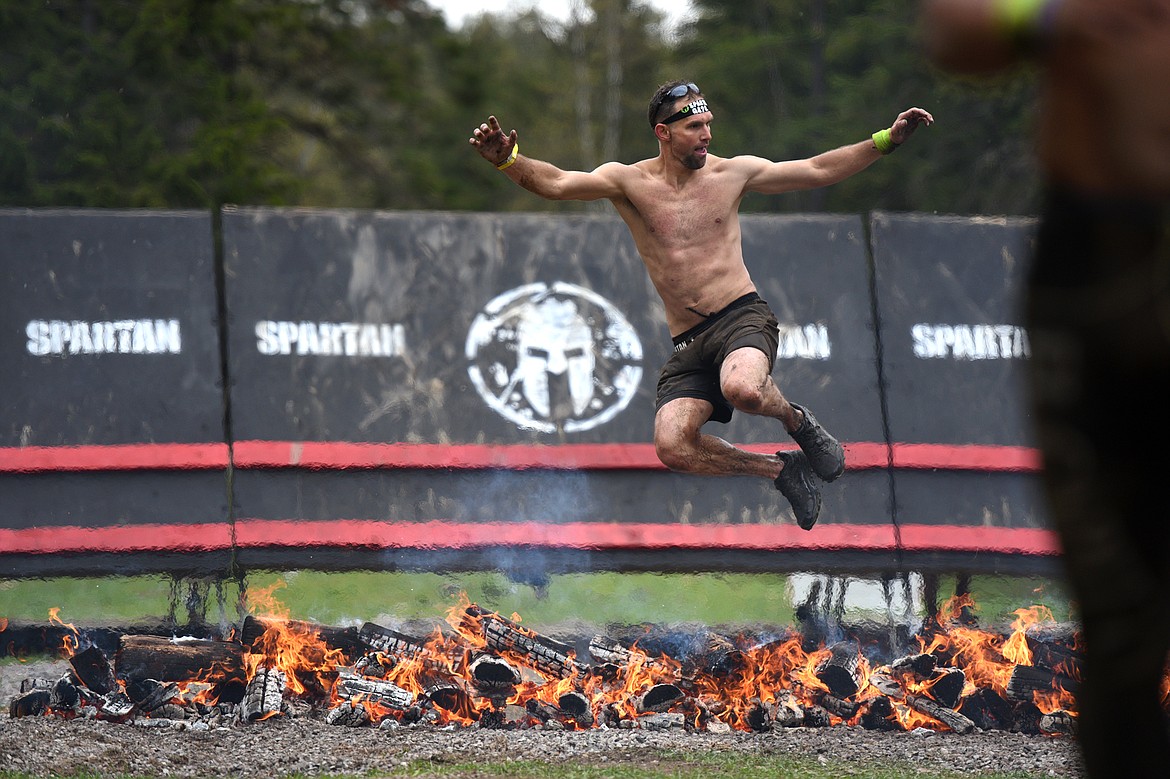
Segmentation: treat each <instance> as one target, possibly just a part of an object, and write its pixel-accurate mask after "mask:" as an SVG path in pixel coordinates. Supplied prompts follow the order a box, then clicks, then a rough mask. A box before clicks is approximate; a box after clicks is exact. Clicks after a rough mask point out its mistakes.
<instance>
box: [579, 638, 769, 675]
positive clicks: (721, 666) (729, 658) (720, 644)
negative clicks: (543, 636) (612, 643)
mask: <svg viewBox="0 0 1170 779" xmlns="http://www.w3.org/2000/svg"><path fill="white" fill-rule="evenodd" d="M700 640H701V643H700V644H699V646H698V648H697V650H696V651H695V653H694V655H693V656H692V657H690V658H689V659H688V660H687V662H686V663H685V665H684V670H683V673H684V675H686V676H693V675H694V674H697V673H703V674H707V675H709V676H714V677H725V676H729V675H731V674H733V673H735V672H736V671H739V670H742V669H743V668H744V667H745V666H746V665H747V656H746V655H745V654H744V653H743V651H742V650H740V649H739V648H738V647H737V646H736V645H735V644H734V643H732V641H731V640H730V639H728V638H727V637H726V636H722V635H719V634H718V633H710V632H708V633H704V634H703V635H702V636H701V638H700ZM590 646H591V647H592V645H590Z"/></svg>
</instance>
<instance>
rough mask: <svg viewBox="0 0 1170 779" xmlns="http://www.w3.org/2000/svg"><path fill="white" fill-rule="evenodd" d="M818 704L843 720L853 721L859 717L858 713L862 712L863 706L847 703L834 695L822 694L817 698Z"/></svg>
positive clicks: (851, 702)
mask: <svg viewBox="0 0 1170 779" xmlns="http://www.w3.org/2000/svg"><path fill="white" fill-rule="evenodd" d="M817 703H818V704H819V705H820V706H821V707H823V708H824V709H825V711H827V712H829V713H830V714H832V715H834V716H837V717H840V718H841V719H843V720H851V719H853V718H854V717H856V716H857V712H858V711H860V710H861V704H859V703H855V702H853V701H847V700H845V699H844V698H838V697H837V696H836V695H833V694H832V693H822V694H821V695H819V696H817Z"/></svg>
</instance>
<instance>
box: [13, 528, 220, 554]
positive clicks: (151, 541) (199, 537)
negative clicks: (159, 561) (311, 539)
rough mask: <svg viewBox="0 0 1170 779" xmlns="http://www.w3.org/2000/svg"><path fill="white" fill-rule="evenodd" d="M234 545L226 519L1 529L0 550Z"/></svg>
mask: <svg viewBox="0 0 1170 779" xmlns="http://www.w3.org/2000/svg"><path fill="white" fill-rule="evenodd" d="M231 548H232V529H231V525H229V524H228V523H227V522H217V523H211V522H207V523H196V524H190V525H157V524H156V525H119V526H117V527H72V526H67V527H33V528H22V529H19V530H10V529H4V528H0V553H4V554H63V553H79V552H89V553H94V552H117V553H135V552H208V551H216V550H228V549H231Z"/></svg>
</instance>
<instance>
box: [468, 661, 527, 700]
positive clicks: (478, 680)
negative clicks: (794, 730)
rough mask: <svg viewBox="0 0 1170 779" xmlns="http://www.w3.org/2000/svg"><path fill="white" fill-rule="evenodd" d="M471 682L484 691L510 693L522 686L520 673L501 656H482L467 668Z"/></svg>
mask: <svg viewBox="0 0 1170 779" xmlns="http://www.w3.org/2000/svg"><path fill="white" fill-rule="evenodd" d="M467 671H468V673H469V674H470V675H471V681H472V683H473V684H474V685H475V686H476V688H477V689H479V690H482V691H485V692H486V691H496V690H499V691H508V690H511V689H512V688H513V687H515V686H516V685H518V684H520V672H519V671H517V670H516V668H515V667H513V665H512V664H511V663H509V662H508V661H507V660H505V659H504V658H502V657H500V656H499V655H492V654H481V655H479V656H478V657H477V658H475V659H474V660H472V661H471V665H470V666H468V668H467Z"/></svg>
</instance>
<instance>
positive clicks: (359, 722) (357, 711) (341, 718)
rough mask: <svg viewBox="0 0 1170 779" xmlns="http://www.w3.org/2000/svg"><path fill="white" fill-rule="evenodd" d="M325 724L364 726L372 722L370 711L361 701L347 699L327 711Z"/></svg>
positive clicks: (347, 726)
mask: <svg viewBox="0 0 1170 779" xmlns="http://www.w3.org/2000/svg"><path fill="white" fill-rule="evenodd" d="M325 724H327V725H340V726H342V727H346V728H364V727H365V726H366V725H369V724H370V713H369V712H368V711H366V709H365V707H364V706H362V705H361V704H360V703H351V702H349V701H345V702H344V703H341V704H339V705H337V706H335V707H334V708H332V709H330V710H329V711H328V713H326V715H325Z"/></svg>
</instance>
